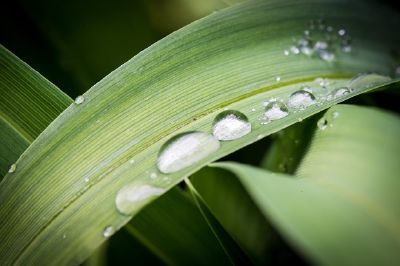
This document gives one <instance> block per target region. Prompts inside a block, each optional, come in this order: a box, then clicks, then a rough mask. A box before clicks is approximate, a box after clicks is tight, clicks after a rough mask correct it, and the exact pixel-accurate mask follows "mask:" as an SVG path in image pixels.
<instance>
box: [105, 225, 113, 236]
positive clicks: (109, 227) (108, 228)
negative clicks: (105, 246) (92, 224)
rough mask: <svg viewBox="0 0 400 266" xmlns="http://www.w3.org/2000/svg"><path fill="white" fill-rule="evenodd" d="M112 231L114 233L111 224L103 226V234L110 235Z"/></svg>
mask: <svg viewBox="0 0 400 266" xmlns="http://www.w3.org/2000/svg"><path fill="white" fill-rule="evenodd" d="M113 233H114V228H113V227H112V226H111V225H109V226H107V227H106V228H104V231H103V236H104V237H110V236H111V235H112V234H113Z"/></svg>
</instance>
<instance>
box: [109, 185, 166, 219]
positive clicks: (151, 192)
mask: <svg viewBox="0 0 400 266" xmlns="http://www.w3.org/2000/svg"><path fill="white" fill-rule="evenodd" d="M162 193H164V189H162V188H159V187H154V186H150V185H138V184H135V183H131V184H128V185H126V186H124V187H123V188H122V189H121V190H119V191H118V193H117V196H116V198H115V206H116V207H117V210H118V211H119V212H120V213H121V214H124V215H131V214H133V213H134V212H135V211H136V210H138V208H139V207H141V206H142V205H140V204H139V203H140V202H144V201H146V200H149V199H151V198H154V197H157V196H159V195H161V194H162Z"/></svg>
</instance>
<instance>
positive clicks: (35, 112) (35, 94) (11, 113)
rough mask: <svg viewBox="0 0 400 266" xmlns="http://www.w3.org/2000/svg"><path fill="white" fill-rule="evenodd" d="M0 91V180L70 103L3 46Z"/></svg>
mask: <svg viewBox="0 0 400 266" xmlns="http://www.w3.org/2000/svg"><path fill="white" fill-rule="evenodd" d="M0 90H1V93H0V147H1V149H0V177H3V176H4V174H5V173H6V171H7V170H8V168H9V167H10V165H11V164H13V163H15V162H16V161H17V159H18V158H19V156H20V155H21V154H22V152H23V151H24V150H25V149H26V148H27V147H28V146H29V144H30V143H32V141H33V140H34V139H35V138H36V137H37V136H38V135H39V134H40V133H41V132H42V131H43V130H44V129H45V128H46V127H47V126H48V125H49V124H50V123H51V122H52V121H53V120H54V119H55V118H56V117H57V116H58V115H59V114H60V113H61V112H62V111H64V109H65V108H67V106H68V105H70V104H71V103H72V99H70V98H69V97H68V96H67V95H65V94H64V93H63V92H62V91H60V90H58V88H56V87H55V86H54V85H53V84H51V83H50V82H49V81H48V80H46V79H45V78H44V77H42V76H41V75H40V74H39V73H37V72H36V71H34V70H33V69H32V68H30V67H29V66H28V65H27V64H25V63H24V62H22V61H21V60H20V59H19V58H17V57H16V56H15V55H13V54H12V53H11V52H10V51H8V50H7V49H6V48H5V47H3V46H2V45H0Z"/></svg>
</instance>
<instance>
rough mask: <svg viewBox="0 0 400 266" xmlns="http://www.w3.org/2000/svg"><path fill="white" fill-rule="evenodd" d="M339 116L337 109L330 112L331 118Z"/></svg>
mask: <svg viewBox="0 0 400 266" xmlns="http://www.w3.org/2000/svg"><path fill="white" fill-rule="evenodd" d="M338 117H339V112H338V111H334V112H333V113H332V118H333V119H336V118H338Z"/></svg>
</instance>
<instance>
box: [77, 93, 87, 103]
mask: <svg viewBox="0 0 400 266" xmlns="http://www.w3.org/2000/svg"><path fill="white" fill-rule="evenodd" d="M84 101H85V98H84V97H83V96H82V95H80V96H78V97H76V98H75V103H76V104H81V103H83V102H84Z"/></svg>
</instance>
